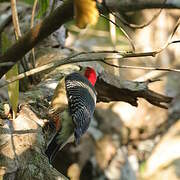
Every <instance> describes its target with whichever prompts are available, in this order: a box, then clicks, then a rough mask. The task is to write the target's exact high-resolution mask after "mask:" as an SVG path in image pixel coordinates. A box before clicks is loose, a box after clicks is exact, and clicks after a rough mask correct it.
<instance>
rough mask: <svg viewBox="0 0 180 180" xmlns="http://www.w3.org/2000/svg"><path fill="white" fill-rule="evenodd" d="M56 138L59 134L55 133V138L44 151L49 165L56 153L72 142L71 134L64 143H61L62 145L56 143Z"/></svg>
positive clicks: (72, 136)
mask: <svg viewBox="0 0 180 180" xmlns="http://www.w3.org/2000/svg"><path fill="white" fill-rule="evenodd" d="M58 136H59V133H56V134H55V136H54V137H53V138H52V140H51V141H50V143H49V145H48V147H47V149H46V151H45V153H46V155H47V156H48V159H49V161H50V163H52V161H53V160H54V158H55V157H56V155H57V153H58V151H61V150H62V149H63V148H64V146H65V145H66V144H68V143H71V142H74V134H72V135H71V136H70V137H69V138H68V139H67V140H66V141H65V142H62V143H59V142H58V141H57V137H58Z"/></svg>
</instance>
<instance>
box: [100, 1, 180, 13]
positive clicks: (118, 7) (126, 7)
mask: <svg viewBox="0 0 180 180" xmlns="http://www.w3.org/2000/svg"><path fill="white" fill-rule="evenodd" d="M103 2H104V3H105V5H106V6H107V7H108V8H109V9H111V10H112V11H114V12H128V11H138V10H143V9H160V8H162V9H179V8H180V1H167V2H166V3H164V1H163V0H136V1H134V0H104V1H103Z"/></svg>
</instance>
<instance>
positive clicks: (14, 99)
mask: <svg viewBox="0 0 180 180" xmlns="http://www.w3.org/2000/svg"><path fill="white" fill-rule="evenodd" d="M10 44H11V43H10V41H9V39H8V37H7V36H6V35H5V34H4V33H2V51H3V53H4V52H5V51H6V50H7V48H8V47H9V46H10ZM17 75H18V65H17V64H15V65H14V66H13V67H12V68H11V69H10V70H9V71H8V72H7V73H6V79H9V78H11V77H13V76H17ZM8 95H9V101H10V103H11V106H12V110H13V119H15V117H16V113H17V107H18V99H19V81H15V82H13V83H11V84H9V85H8Z"/></svg>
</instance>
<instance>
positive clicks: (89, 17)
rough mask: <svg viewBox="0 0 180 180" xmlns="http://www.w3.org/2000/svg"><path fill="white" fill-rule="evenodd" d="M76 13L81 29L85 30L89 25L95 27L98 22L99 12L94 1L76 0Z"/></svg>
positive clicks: (77, 22) (77, 23)
mask: <svg viewBox="0 0 180 180" xmlns="http://www.w3.org/2000/svg"><path fill="white" fill-rule="evenodd" d="M74 12H75V19H76V25H77V26H78V27H79V28H85V27H86V26H87V25H88V24H90V25H95V24H96V23H97V21H98V17H99V12H98V10H97V7H96V1H94V0H74Z"/></svg>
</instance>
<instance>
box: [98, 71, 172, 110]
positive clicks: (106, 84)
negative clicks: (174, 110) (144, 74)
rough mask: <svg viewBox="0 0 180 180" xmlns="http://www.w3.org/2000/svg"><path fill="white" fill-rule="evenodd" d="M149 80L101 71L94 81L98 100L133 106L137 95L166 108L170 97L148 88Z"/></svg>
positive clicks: (170, 99)
mask: <svg viewBox="0 0 180 180" xmlns="http://www.w3.org/2000/svg"><path fill="white" fill-rule="evenodd" d="M150 82H151V81H150V80H148V81H145V82H135V81H134V82H133V81H127V80H122V79H121V80H120V79H118V78H117V77H115V76H113V75H110V74H109V73H108V74H107V73H106V72H103V73H102V74H100V76H99V77H98V81H97V83H96V91H97V93H98V101H102V102H111V101H124V102H128V103H130V104H131V105H133V106H138V103H137V101H138V97H139V98H144V99H146V100H147V101H148V102H149V103H151V104H153V105H155V106H158V107H161V108H165V109H167V108H168V104H169V103H170V102H171V101H172V98H171V97H168V96H164V95H161V94H158V93H156V92H154V91H152V90H150V89H149V88H148V84H149V83H150Z"/></svg>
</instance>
